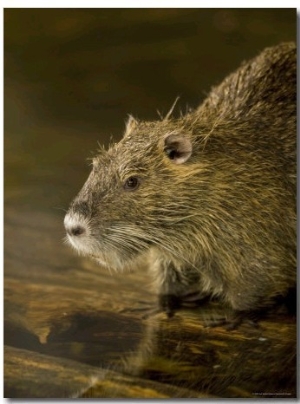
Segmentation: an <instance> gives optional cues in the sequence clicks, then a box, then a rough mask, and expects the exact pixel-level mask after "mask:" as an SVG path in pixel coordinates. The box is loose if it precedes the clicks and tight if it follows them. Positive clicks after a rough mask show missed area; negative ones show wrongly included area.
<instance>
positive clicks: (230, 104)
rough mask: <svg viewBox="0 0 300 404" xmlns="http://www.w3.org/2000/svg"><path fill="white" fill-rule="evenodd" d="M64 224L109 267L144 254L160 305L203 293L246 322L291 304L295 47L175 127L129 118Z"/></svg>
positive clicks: (264, 56) (246, 67)
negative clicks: (287, 298)
mask: <svg viewBox="0 0 300 404" xmlns="http://www.w3.org/2000/svg"><path fill="white" fill-rule="evenodd" d="M129 177H134V178H137V179H138V181H139V186H138V187H137V189H135V190H130V189H127V188H126V186H125V185H124V184H125V183H126V180H127V179H128V178H129ZM67 216H68V220H67V221H68V223H69V222H70V218H72V224H73V225H76V223H78V226H81V227H82V228H83V232H82V234H80V235H71V234H70V229H69V234H70V235H69V239H70V242H71V244H72V245H73V246H74V247H75V248H76V249H78V250H79V251H80V252H82V253H84V254H87V255H92V256H94V257H96V258H97V259H98V260H99V262H100V263H102V264H104V265H106V266H107V267H109V268H115V269H123V268H124V267H126V266H130V265H131V262H132V260H133V259H135V258H136V257H138V256H140V255H141V254H143V253H146V252H149V257H150V261H149V266H150V271H152V272H153V275H154V278H155V279H156V282H157V289H158V292H159V293H160V294H163V295H165V294H167V295H168V294H172V295H176V296H181V295H184V294H185V293H186V292H187V291H189V290H191V289H198V290H200V292H201V293H203V294H212V295H216V296H218V297H220V298H221V299H223V300H224V301H225V302H227V303H228V304H229V305H230V306H231V307H232V308H233V309H234V310H241V311H244V310H255V309H257V308H260V307H264V306H268V305H270V304H271V303H272V301H273V298H275V297H277V296H284V295H285V294H286V293H287V291H288V289H289V288H291V287H293V286H294V285H295V280H296V48H295V45H294V44H292V43H285V44H280V45H278V46H275V47H273V48H267V49H265V50H264V51H263V52H262V53H261V54H260V55H259V56H257V57H256V58H254V59H253V60H251V61H250V62H247V63H244V64H243V65H242V66H241V67H240V68H239V69H238V70H237V71H236V72H235V73H233V74H231V75H230V76H228V77H227V78H226V79H225V80H224V81H223V82H222V83H221V84H220V85H219V86H218V87H216V88H213V89H212V91H211V93H210V94H209V96H208V98H207V99H206V100H205V101H204V103H203V104H202V105H200V106H199V108H198V109H196V110H195V111H193V112H191V113H189V114H187V115H185V116H183V117H181V118H179V119H173V118H170V117H167V118H166V119H164V120H161V121H157V122H138V121H137V120H135V119H134V118H132V117H130V118H129V121H128V123H127V129H126V133H125V135H124V138H123V139H122V140H121V141H120V142H119V143H117V144H115V145H113V146H112V147H111V148H110V149H109V150H108V151H102V152H101V153H100V154H99V156H98V157H96V158H95V159H94V161H93V171H92V172H91V174H90V176H89V178H88V180H87V182H86V183H85V185H84V187H83V189H82V190H81V192H80V193H79V195H78V196H77V197H76V199H75V200H74V202H73V203H72V205H71V207H70V210H69V213H68V215H67ZM66 227H67V226H66ZM69 227H70V226H69ZM73 227H74V226H73Z"/></svg>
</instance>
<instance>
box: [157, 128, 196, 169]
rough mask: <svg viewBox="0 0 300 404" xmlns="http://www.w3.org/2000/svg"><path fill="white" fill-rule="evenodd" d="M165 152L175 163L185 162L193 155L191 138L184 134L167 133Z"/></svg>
mask: <svg viewBox="0 0 300 404" xmlns="http://www.w3.org/2000/svg"><path fill="white" fill-rule="evenodd" d="M164 141H165V144H164V152H165V153H166V155H167V156H168V157H169V159H170V160H172V162H173V163H175V164H183V163H185V162H186V161H187V160H188V159H189V158H190V157H191V155H192V151H193V146H192V142H191V140H190V139H189V138H188V137H186V136H184V135H182V134H171V135H167V136H166V137H165V139H164Z"/></svg>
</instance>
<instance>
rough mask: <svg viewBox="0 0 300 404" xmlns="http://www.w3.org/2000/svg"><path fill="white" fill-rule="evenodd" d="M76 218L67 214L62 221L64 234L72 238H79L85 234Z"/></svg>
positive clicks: (82, 225)
mask: <svg viewBox="0 0 300 404" xmlns="http://www.w3.org/2000/svg"><path fill="white" fill-rule="evenodd" d="M76 216H77V215H76ZM76 216H75V217H74V216H71V215H70V214H69V213H67V214H66V216H65V220H64V225H65V229H66V232H67V234H69V235H70V236H72V237H79V236H81V235H83V234H84V233H86V227H85V225H84V223H82V222H80V220H79V218H77V217H76Z"/></svg>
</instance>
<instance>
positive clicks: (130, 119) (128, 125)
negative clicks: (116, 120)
mask: <svg viewBox="0 0 300 404" xmlns="http://www.w3.org/2000/svg"><path fill="white" fill-rule="evenodd" d="M137 124H138V121H137V120H136V119H135V118H134V117H133V116H132V115H129V117H128V120H127V122H126V129H125V134H124V137H125V136H128V135H129V134H130V133H131V132H132V130H133V129H134V128H135V127H136V126H137Z"/></svg>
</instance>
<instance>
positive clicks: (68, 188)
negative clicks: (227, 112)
mask: <svg viewBox="0 0 300 404" xmlns="http://www.w3.org/2000/svg"><path fill="white" fill-rule="evenodd" d="M4 23H5V26H4V29H5V36H4V40H5V44H4V45H5V46H4V52H5V53H4V55H5V58H4V63H5V121H4V124H5V201H6V203H8V204H10V205H11V204H14V205H18V206H19V205H20V204H22V205H23V206H26V207H27V208H29V209H30V210H31V209H33V210H35V208H36V209H42V210H44V209H46V210H49V209H50V210H53V208H54V207H57V206H58V207H63V208H66V207H67V205H68V204H69V202H70V199H71V198H73V196H75V193H76V192H77V191H78V190H79V188H80V187H81V185H82V184H83V181H84V180H85V178H86V176H87V174H88V172H89V170H90V168H89V167H88V164H87V163H86V158H88V157H90V156H91V155H92V152H93V151H95V150H96V149H97V147H98V146H97V142H99V143H104V144H107V143H108V141H109V139H110V138H111V137H113V139H115V140H118V139H119V138H120V137H121V136H122V132H123V129H124V122H125V120H126V119H127V114H129V113H130V114H133V115H134V116H136V117H138V118H140V119H157V118H158V114H157V110H159V111H160V112H161V113H162V114H165V113H166V112H167V111H168V110H169V108H170V106H171V105H172V103H173V101H174V100H175V98H176V97H177V96H180V101H179V103H178V106H177V109H176V110H177V112H178V111H179V110H183V111H185V110H186V108H187V107H195V106H197V104H198V103H199V102H200V101H201V100H202V99H203V98H204V97H205V94H206V93H207V92H208V91H209V89H210V88H211V86H212V85H215V84H218V83H219V82H220V81H221V80H222V79H223V78H224V77H225V75H226V74H228V73H229V72H231V71H232V70H233V69H235V68H237V67H238V66H239V64H240V63H241V62H242V61H243V60H244V59H248V58H251V57H253V56H255V55H256V54H257V53H258V52H259V51H260V50H262V49H263V48H264V47H266V46H270V45H274V44H277V43H278V42H280V41H290V40H296V9H184V8H183V9H101V8H98V9H5V11H4Z"/></svg>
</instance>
